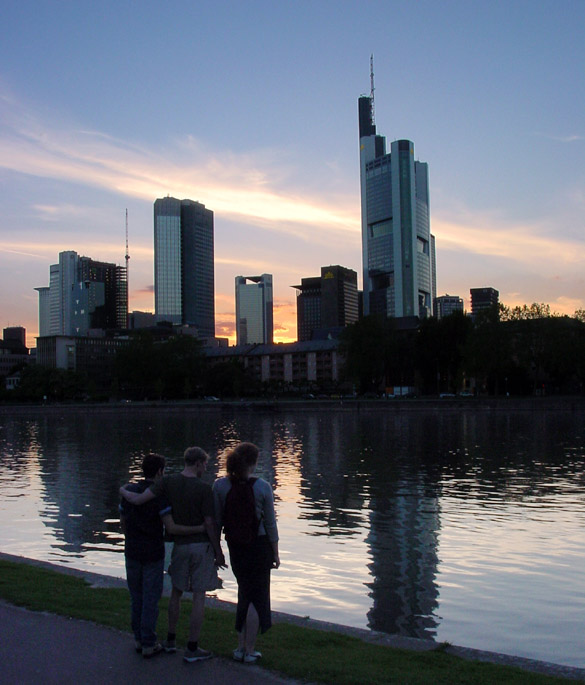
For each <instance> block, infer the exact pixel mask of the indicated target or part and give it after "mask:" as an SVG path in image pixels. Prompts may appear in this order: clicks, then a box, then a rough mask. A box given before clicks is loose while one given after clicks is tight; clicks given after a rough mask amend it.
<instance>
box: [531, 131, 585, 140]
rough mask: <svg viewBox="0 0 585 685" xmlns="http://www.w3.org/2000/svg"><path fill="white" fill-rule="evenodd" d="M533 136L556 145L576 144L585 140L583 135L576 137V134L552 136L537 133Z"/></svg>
mask: <svg viewBox="0 0 585 685" xmlns="http://www.w3.org/2000/svg"><path fill="white" fill-rule="evenodd" d="M534 135H536V136H538V137H539V138H546V139H547V140H554V141H555V142H557V143H577V142H579V141H581V140H585V135H578V134H573V135H564V136H561V135H558V134H557V135H554V134H550V133H540V132H537V133H535V134H534Z"/></svg>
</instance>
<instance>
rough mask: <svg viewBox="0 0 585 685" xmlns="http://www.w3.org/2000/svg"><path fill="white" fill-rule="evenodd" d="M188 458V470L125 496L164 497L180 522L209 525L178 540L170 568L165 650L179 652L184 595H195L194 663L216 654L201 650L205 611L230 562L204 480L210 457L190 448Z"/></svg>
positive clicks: (137, 499) (189, 655) (187, 655)
mask: <svg viewBox="0 0 585 685" xmlns="http://www.w3.org/2000/svg"><path fill="white" fill-rule="evenodd" d="M183 456H184V459H185V467H184V469H183V470H182V471H181V472H180V473H173V474H171V475H168V476H164V477H163V478H162V479H161V480H160V481H159V482H157V483H154V484H153V485H151V486H150V487H149V488H148V489H147V490H145V491H144V492H143V493H142V494H136V493H132V492H129V491H128V490H127V489H125V488H122V489H121V490H120V493H121V494H122V496H123V497H125V498H126V499H128V500H129V501H130V502H131V503H133V504H137V505H140V504H144V503H146V502H148V501H150V500H152V499H154V498H155V497H161V496H162V497H165V498H166V499H167V500H168V501H169V502H170V505H171V507H172V511H173V518H174V520H175V522H176V523H177V524H180V525H184V526H199V525H203V527H204V531H203V532H201V533H195V534H193V535H181V536H177V537H175V539H174V544H173V551H172V554H171V563H170V566H169V570H168V572H169V576H170V577H171V582H172V591H171V598H170V600H169V631H168V634H167V639H166V640H165V642H164V644H163V647H164V649H165V651H166V652H169V653H173V652H176V651H177V646H176V629H177V623H178V621H179V612H180V608H181V598H182V596H183V593H184V592H192V593H193V603H192V607H191V618H190V622H189V641H188V644H187V649H186V650H185V652H184V655H183V658H184V660H185V661H188V662H193V661H201V660H203V659H209V658H210V657H211V656H212V655H211V652H209V651H207V650H206V649H202V648H201V647H199V636H200V633H201V627H202V624H203V615H204V610H205V593H206V592H207V591H209V590H215V589H217V588H218V587H221V581H220V580H219V578H218V575H217V567H220V568H222V567H224V566H225V558H224V556H223V552H222V550H221V545H220V541H219V533H218V530H217V528H216V525H215V520H214V507H213V495H212V492H211V488H210V486H209V485H208V484H207V483H205V482H203V481H202V480H201V476H202V475H203V473H204V472H205V468H206V466H207V461H208V459H209V457H208V455H207V453H206V452H205V451H204V450H202V449H201V448H200V447H188V448H187V449H186V450H185V453H184V455H183Z"/></svg>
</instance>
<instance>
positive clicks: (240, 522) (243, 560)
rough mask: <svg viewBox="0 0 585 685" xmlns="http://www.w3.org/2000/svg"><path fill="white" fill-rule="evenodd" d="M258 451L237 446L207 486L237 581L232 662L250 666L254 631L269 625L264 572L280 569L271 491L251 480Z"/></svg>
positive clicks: (246, 445) (246, 444) (267, 584)
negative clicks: (222, 471) (210, 488)
mask: <svg viewBox="0 0 585 685" xmlns="http://www.w3.org/2000/svg"><path fill="white" fill-rule="evenodd" d="M258 454H259V450H258V447H256V445H253V444H252V443H250V442H242V443H240V444H239V445H236V447H234V449H232V450H231V452H229V454H228V455H227V460H226V471H227V475H226V476H224V477H222V478H218V479H217V480H216V481H215V483H214V485H213V497H214V504H215V519H216V522H217V525H218V528H219V530H220V532H221V530H222V528H223V530H224V532H225V538H226V541H227V544H228V548H229V552H230V563H231V566H232V570H233V572H234V575H235V577H236V580H237V582H238V604H237V609H236V631H237V633H238V646H237V648H236V649H235V650H234V652H233V657H234V659H235V660H236V661H242V662H244V663H247V664H249V663H254V662H256V661H257V660H258V659H259V658H260V657H261V656H262V654H261V653H260V652H258V651H256V638H257V636H258V632H259V631H260V632H261V633H264V632H266V631H267V630H268V629H269V628H270V626H271V625H272V617H271V611H270V570H271V569H272V568H278V567H279V566H280V557H279V552H278V528H277V525H276V515H275V512H274V495H273V493H272V487H271V486H270V484H269V483H267V482H266V481H265V480H263V479H262V478H255V477H253V475H252V474H253V473H254V470H255V468H256V464H257V463H258Z"/></svg>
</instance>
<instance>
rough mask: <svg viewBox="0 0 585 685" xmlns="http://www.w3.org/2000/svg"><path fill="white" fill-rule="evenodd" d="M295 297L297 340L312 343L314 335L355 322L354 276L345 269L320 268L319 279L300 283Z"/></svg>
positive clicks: (355, 284) (356, 298)
mask: <svg viewBox="0 0 585 685" xmlns="http://www.w3.org/2000/svg"><path fill="white" fill-rule="evenodd" d="M293 288H296V289H297V290H298V293H297V336H298V340H299V341H304V340H312V339H313V337H314V334H315V333H316V332H317V331H322V332H323V331H325V330H327V331H329V332H331V331H332V329H341V328H344V327H345V326H349V325H350V324H352V323H355V322H356V321H357V320H358V314H359V312H358V290H357V273H356V272H355V271H354V270H353V269H348V268H346V267H344V266H339V265H335V266H323V267H321V276H317V277H314V278H303V279H301V285H295V286H293Z"/></svg>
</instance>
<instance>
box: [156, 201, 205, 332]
mask: <svg viewBox="0 0 585 685" xmlns="http://www.w3.org/2000/svg"><path fill="white" fill-rule="evenodd" d="M154 308H155V314H156V317H157V319H158V320H159V321H170V322H171V323H174V324H183V325H189V326H195V327H196V328H197V330H198V333H199V335H200V336H201V337H209V338H213V337H214V336H215V303H214V264H213V212H212V211H211V210H209V209H206V208H205V205H202V204H200V203H199V202H193V200H176V199H175V198H174V197H165V198H162V199H159V200H156V201H155V203H154Z"/></svg>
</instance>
